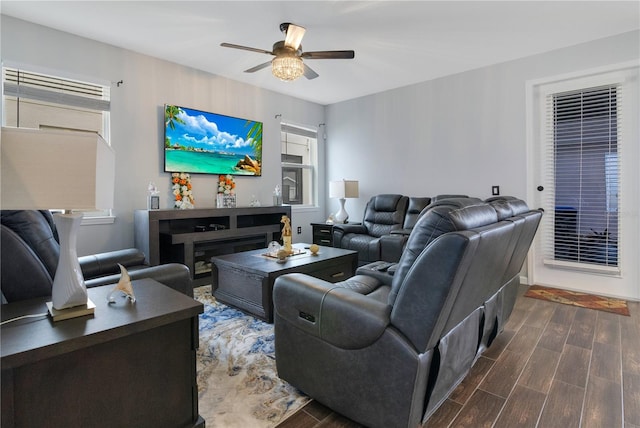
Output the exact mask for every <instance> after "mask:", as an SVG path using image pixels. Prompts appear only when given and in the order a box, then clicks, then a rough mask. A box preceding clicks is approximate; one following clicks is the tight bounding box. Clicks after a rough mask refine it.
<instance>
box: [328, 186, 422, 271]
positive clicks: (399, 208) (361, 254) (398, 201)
mask: <svg viewBox="0 0 640 428" xmlns="http://www.w3.org/2000/svg"><path fill="white" fill-rule="evenodd" d="M408 203H409V198H408V197H406V196H402V195H377V196H374V197H372V198H371V199H370V200H369V202H367V205H366V207H365V209H364V217H363V219H362V224H360V225H357V224H348V223H347V224H336V225H334V226H333V246H334V247H338V248H345V249H348V250H355V251H357V252H358V264H360V265H362V264H366V263H369V262H373V261H376V260H380V237H382V236H384V235H389V234H390V233H391V231H393V230H399V229H401V228H402V225H403V222H404V217H405V214H406V211H407V205H408Z"/></svg>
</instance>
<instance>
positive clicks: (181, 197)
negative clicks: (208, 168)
mask: <svg viewBox="0 0 640 428" xmlns="http://www.w3.org/2000/svg"><path fill="white" fill-rule="evenodd" d="M171 183H173V187H172V190H173V196H174V198H175V203H174V205H173V206H174V207H175V208H180V209H187V208H193V207H195V200H194V199H193V194H192V193H191V176H190V175H189V174H187V173H185V172H174V173H172V174H171Z"/></svg>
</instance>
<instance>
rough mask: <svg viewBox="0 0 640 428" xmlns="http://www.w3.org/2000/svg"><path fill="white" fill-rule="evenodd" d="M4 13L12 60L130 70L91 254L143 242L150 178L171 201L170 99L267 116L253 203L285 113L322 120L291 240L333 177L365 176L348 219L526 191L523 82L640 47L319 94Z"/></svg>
mask: <svg viewBox="0 0 640 428" xmlns="http://www.w3.org/2000/svg"><path fill="white" fill-rule="evenodd" d="M1 24H2V28H1V31H2V34H1V35H2V45H1V48H2V51H1V52H2V60H3V61H9V62H11V63H12V65H15V63H18V64H22V65H35V66H38V67H40V68H45V69H50V70H54V71H55V70H62V71H67V72H70V73H72V74H75V75H79V76H80V77H82V76H90V77H92V78H100V79H103V80H105V81H110V82H116V81H118V80H120V79H122V80H123V81H124V84H123V85H122V86H120V87H119V88H118V87H116V85H115V84H114V85H113V86H112V87H113V89H112V94H111V97H112V116H111V129H112V138H111V140H112V144H113V146H114V148H115V150H116V153H117V172H118V179H117V182H116V188H117V189H118V193H117V196H116V201H115V205H116V207H115V214H116V215H117V219H116V223H115V224H114V225H106V226H87V227H84V228H83V230H81V233H80V237H79V247H78V251H79V253H81V254H87V253H91V252H96V251H104V250H109V249H116V248H123V247H127V246H131V245H133V224H132V222H133V210H134V209H139V208H145V206H146V205H145V196H146V187H147V184H148V183H149V181H155V182H156V184H157V185H158V187H159V188H160V189H161V190H162V189H165V190H166V191H165V192H164V193H163V194H162V205H163V207H169V206H170V201H169V200H168V199H169V187H170V186H169V177H168V174H164V173H162V172H161V170H162V160H161V142H162V107H163V105H164V104H165V103H175V104H180V105H184V106H188V107H193V108H201V109H205V110H210V111H214V112H218V113H223V114H229V115H236V116H240V117H246V118H250V119H254V120H262V121H263V122H264V133H265V137H264V159H263V162H264V175H263V176H262V177H261V178H250V177H239V178H238V179H237V187H238V198H239V201H238V204H239V205H248V204H249V201H250V199H251V195H252V194H255V195H257V196H259V198H260V199H261V201H262V202H263V204H269V203H270V202H269V201H270V200H271V193H272V190H273V188H274V186H275V185H276V184H278V183H279V181H280V167H279V153H280V152H279V122H278V121H277V120H276V119H275V116H276V115H277V114H282V119H283V120H284V121H286V122H291V123H296V124H300V125H308V126H317V125H318V124H320V123H326V127H323V128H325V129H322V128H321V129H320V132H319V138H318V144H319V159H320V165H321V167H320V176H319V184H320V188H319V194H320V207H321V208H320V209H319V210H313V209H312V210H302V211H299V212H295V213H294V215H293V227H294V230H295V228H296V227H297V226H302V229H303V231H304V234H303V235H300V236H294V240H295V241H296V242H302V241H306V242H309V241H310V240H311V229H310V227H309V222H310V221H319V220H323V219H324V218H325V217H326V216H327V215H328V214H330V213H335V212H336V211H337V210H338V208H339V207H338V201H337V200H333V199H329V198H328V195H327V193H328V192H326V191H325V186H326V183H327V182H328V181H330V180H336V179H342V178H345V179H356V180H359V181H360V198H359V199H349V200H347V203H346V209H347V211H348V212H349V214H350V219H351V220H352V221H356V220H358V219H359V218H361V217H362V213H363V211H364V205H365V203H366V201H367V200H368V199H369V198H370V197H371V196H372V195H375V194H378V193H403V194H408V195H415V196H431V195H435V194H439V193H467V194H470V195H474V196H479V197H482V198H484V197H488V196H490V191H491V186H492V185H499V186H500V190H501V193H502V194H507V195H515V196H518V197H522V198H526V195H527V188H526V185H527V183H526V180H527V175H526V169H527V157H526V130H525V128H526V127H525V125H526V123H525V122H526V108H527V106H526V103H525V82H526V81H528V80H531V79H538V78H542V77H546V76H553V75H558V74H563V73H568V72H574V71H578V70H583V69H589V68H594V67H599V66H603V65H606V64H613V63H618V62H624V61H628V60H631V59H637V58H638V57H639V53H640V44H639V40H640V32H637V31H636V32H631V33H626V34H622V35H620V36H616V37H611V38H607V39H602V40H597V41H594V42H590V43H586V44H583V45H578V46H575V47H571V48H566V49H561V50H557V51H553V52H549V53H545V54H541V55H536V56H533V57H528V58H523V59H520V60H516V61H511V62H507V63H503V64H498V65H495V66H491V67H486V68H482V69H478V70H473V71H469V72H465V73H461V74H457V75H452V76H448V77H444V78H441V79H436V80H432V81H427V82H423V83H420V84H416V85H411V86H408V87H404V88H399V89H395V90H391V91H387V92H383V93H379V94H374V95H371V96H366V97H362V98H358V99H354V100H349V101H345V102H341V103H338V104H334V105H330V106H327V107H323V106H321V105H318V104H313V103H309V102H305V101H301V100H298V99H295V98H291V97H287V96H284V95H279V94H276V93H273V92H270V91H265V90H261V89H258V88H255V87H252V86H249V85H246V84H242V83H239V82H236V81H232V80H228V79H224V78H221V77H218V76H215V75H211V74H207V73H204V72H201V71H197V70H194V69H190V68H187V67H183V66H180V65H177V64H173V63H169V62H166V61H161V60H158V59H155V58H151V57H147V56H143V55H139V54H136V53H133V52H130V51H127V50H123V49H119V48H115V47H113V46H109V45H105V44H102V43H98V42H94V41H91V40H87V39H83V38H79V37H76V36H72V35H69V34H66V33H61V32H58V31H55V30H52V29H48V28H45V27H40V26H36V25H33V24H30V23H26V22H24V21H19V20H16V19H13V18H10V17H6V16H2V22H1ZM325 133H326V139H325V138H323V134H325ZM325 156H326V157H325ZM325 166H326V175H325V173H324V167H325ZM214 182H215V177H205V176H194V177H193V184H194V189H195V196H196V203H197V206H198V207H211V206H213V205H214V202H213V197H214V193H215V186H214Z"/></svg>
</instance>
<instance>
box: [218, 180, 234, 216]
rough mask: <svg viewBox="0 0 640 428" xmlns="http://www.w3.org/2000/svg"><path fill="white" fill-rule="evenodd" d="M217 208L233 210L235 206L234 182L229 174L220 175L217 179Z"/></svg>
mask: <svg viewBox="0 0 640 428" xmlns="http://www.w3.org/2000/svg"><path fill="white" fill-rule="evenodd" d="M216 206H217V207H218V208H233V207H235V206H236V182H235V181H233V177H232V176H231V175H229V174H227V175H220V177H219V179H218V194H217V195H216Z"/></svg>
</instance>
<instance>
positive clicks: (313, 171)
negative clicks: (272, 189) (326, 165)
mask: <svg viewBox="0 0 640 428" xmlns="http://www.w3.org/2000/svg"><path fill="white" fill-rule="evenodd" d="M280 131H281V135H282V133H283V132H288V133H291V134H295V135H299V136H304V137H307V138H310V139H312V140H314V141H313V142H312V143H310V144H311V146H310V147H309V150H310V151H311V153H310V157H309V159H310V163H307V164H305V163H302V164H300V163H291V162H282V161H281V162H280V170H281V176H282V177H284V175H283V170H284V168H295V169H300V170H301V171H302V172H303V175H304V171H309V172H310V176H311V180H312V183H311V184H310V186H309V188H308V189H309V190H308V192H309V193H310V194H309V195H308V198H309V201H310V202H309V203H306V204H292V205H291V208H292V209H295V210H297V211H300V210H304V209H309V208H314V209H315V208H317V206H318V130H317V129H315V128H312V127H309V126H301V125H296V124H291V123H286V122H281V123H280ZM282 143H283V141H281V142H280V147H281V150H280V153H281V155H282V154H285V153H283V152H282ZM282 191H284V189H282ZM303 192H304V189H303ZM303 200H304V196H303Z"/></svg>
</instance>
